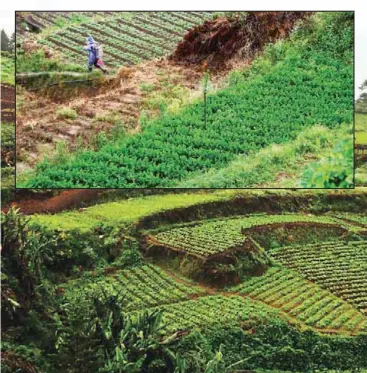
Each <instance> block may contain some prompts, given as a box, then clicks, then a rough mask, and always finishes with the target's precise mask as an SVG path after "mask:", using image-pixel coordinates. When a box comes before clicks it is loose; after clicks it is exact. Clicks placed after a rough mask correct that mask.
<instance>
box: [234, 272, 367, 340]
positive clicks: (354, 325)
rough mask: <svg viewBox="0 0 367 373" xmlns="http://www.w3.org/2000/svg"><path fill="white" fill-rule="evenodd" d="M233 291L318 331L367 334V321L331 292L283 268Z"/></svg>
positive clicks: (249, 281)
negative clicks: (366, 332) (345, 331)
mask: <svg viewBox="0 0 367 373" xmlns="http://www.w3.org/2000/svg"><path fill="white" fill-rule="evenodd" d="M231 291H235V292H238V293H239V294H241V295H244V296H249V297H250V298H252V299H255V300H257V301H260V302H263V303H266V304H268V305H269V306H271V307H274V308H276V309H280V310H281V311H283V312H285V313H286V314H287V315H289V316H290V317H293V318H296V319H297V320H299V321H300V322H302V323H305V324H306V325H309V326H312V327H315V328H318V329H321V330H323V329H325V330H327V329H333V330H347V331H349V332H354V333H358V332H360V331H367V318H366V317H365V316H364V315H363V314H362V313H361V312H359V311H358V310H357V309H356V308H354V307H353V306H351V305H350V304H348V303H347V302H346V301H343V300H341V299H340V298H338V297H336V296H334V295H332V294H331V293H330V291H328V290H323V289H321V288H320V287H319V286H317V285H315V284H313V283H312V282H309V281H307V280H305V279H304V278H302V277H301V276H300V275H299V274H297V272H292V271H289V270H287V269H284V268H281V267H274V268H271V269H269V270H268V271H267V272H266V273H265V274H264V275H263V276H260V277H253V278H251V279H249V280H248V281H244V282H243V283H242V284H240V285H238V286H236V287H234V288H232V289H231Z"/></svg>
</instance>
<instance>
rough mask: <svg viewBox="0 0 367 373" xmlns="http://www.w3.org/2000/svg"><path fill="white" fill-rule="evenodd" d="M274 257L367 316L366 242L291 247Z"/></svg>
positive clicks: (278, 252) (277, 252)
mask: <svg viewBox="0 0 367 373" xmlns="http://www.w3.org/2000/svg"><path fill="white" fill-rule="evenodd" d="M270 255H271V256H272V257H273V258H274V259H275V260H277V261H278V262H279V263H281V264H282V265H284V266H285V267H287V268H290V269H292V270H295V271H297V272H299V273H300V274H301V275H302V276H304V277H305V278H307V279H308V280H310V281H313V282H315V283H316V284H318V285H320V286H321V287H322V288H324V289H327V290H329V291H331V292H332V293H334V294H336V295H337V296H340V297H341V298H343V299H345V300H346V301H348V302H349V303H350V304H352V305H354V306H355V307H356V308H358V309H359V310H361V311H362V312H364V313H367V282H366V278H367V242H366V241H353V242H342V241H339V242H328V243H324V244H311V245H295V246H287V247H283V248H280V249H275V250H272V251H270Z"/></svg>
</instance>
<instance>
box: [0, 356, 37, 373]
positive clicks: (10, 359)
mask: <svg viewBox="0 0 367 373" xmlns="http://www.w3.org/2000/svg"><path fill="white" fill-rule="evenodd" d="M1 364H4V365H5V366H7V367H9V368H10V369H12V371H13V372H24V373H39V370H38V369H36V368H35V367H34V366H33V365H32V364H31V363H30V362H28V361H27V360H25V359H24V358H23V357H21V356H19V355H15V354H12V353H10V352H1Z"/></svg>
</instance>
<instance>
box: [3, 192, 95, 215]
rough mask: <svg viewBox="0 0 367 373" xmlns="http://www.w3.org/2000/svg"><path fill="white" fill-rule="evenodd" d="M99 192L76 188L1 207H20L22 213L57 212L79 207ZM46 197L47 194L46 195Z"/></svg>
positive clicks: (6, 208)
mask: <svg viewBox="0 0 367 373" xmlns="http://www.w3.org/2000/svg"><path fill="white" fill-rule="evenodd" d="M99 193H101V191H100V190H97V189H77V190H68V191H65V192H61V193H60V194H59V195H57V196H55V197H51V198H48V199H43V200H42V199H41V200H40V199H36V198H30V199H26V200H23V201H20V202H13V203H12V204H11V205H10V206H7V207H5V208H4V209H3V212H7V211H8V210H9V208H10V207H12V206H13V207H16V208H19V209H20V212H22V213H23V214H27V215H30V214H41V213H52V214H54V213H57V212H60V211H63V210H68V209H71V208H75V207H79V206H81V205H83V204H84V203H86V202H88V201H91V200H93V199H94V198H95V197H96V196H97V195H98V194H99ZM46 198H47V196H46Z"/></svg>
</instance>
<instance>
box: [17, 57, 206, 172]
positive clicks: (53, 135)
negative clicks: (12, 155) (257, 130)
mask: <svg viewBox="0 0 367 373" xmlns="http://www.w3.org/2000/svg"><path fill="white" fill-rule="evenodd" d="M162 76H163V77H167V78H168V79H169V78H170V77H174V79H176V80H174V81H176V82H177V83H179V84H182V85H184V86H185V88H187V89H188V90H194V89H196V88H197V87H196V84H197V82H198V81H199V80H200V78H201V76H202V72H201V71H200V69H199V70H198V69H196V68H191V69H186V68H183V67H182V66H177V65H176V64H175V63H173V62H169V61H166V60H165V59H161V60H159V61H148V62H146V63H143V64H141V65H138V66H135V67H129V68H122V69H121V70H120V71H119V73H118V75H117V76H116V78H115V79H114V80H113V81H111V84H110V86H109V87H107V88H106V89H104V90H102V92H86V93H85V94H83V95H80V96H78V97H77V98H71V99H69V100H67V101H65V100H64V101H63V102H62V103H60V102H56V101H55V100H54V99H49V98H46V97H44V96H43V97H42V96H40V95H39V94H38V92H29V91H25V90H23V92H21V94H20V95H19V97H23V105H22V106H21V107H20V108H19V109H18V110H17V162H18V163H17V166H18V167H19V170H20V172H22V170H23V169H26V168H28V167H29V166H30V167H31V168H32V167H34V165H35V164H36V163H37V162H39V161H40V160H42V159H44V158H46V157H52V156H53V155H54V154H55V149H56V144H57V142H64V143H66V144H67V146H68V149H69V150H70V151H75V150H76V149H77V147H78V146H80V145H81V146H83V147H86V146H89V147H93V142H94V140H95V138H96V135H97V134H98V133H100V132H101V131H104V132H106V133H109V132H110V131H111V129H112V128H113V127H114V126H115V124H114V123H113V121H112V123H111V121H110V120H109V118H108V116H111V114H112V115H114V114H115V115H118V117H119V118H120V120H121V121H122V123H123V126H124V130H125V132H126V133H129V134H133V133H136V132H139V131H140V122H139V117H140V113H141V109H142V100H144V98H145V93H144V92H143V91H142V90H141V86H142V85H143V84H152V85H154V86H155V87H156V90H159V89H160V88H159V85H160V81H161V79H162ZM63 107H70V108H72V109H74V110H75V111H76V112H77V114H78V116H77V118H76V119H62V118H59V117H58V116H57V114H56V111H57V110H58V109H60V108H63ZM144 109H145V108H144ZM153 114H155V113H153Z"/></svg>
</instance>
